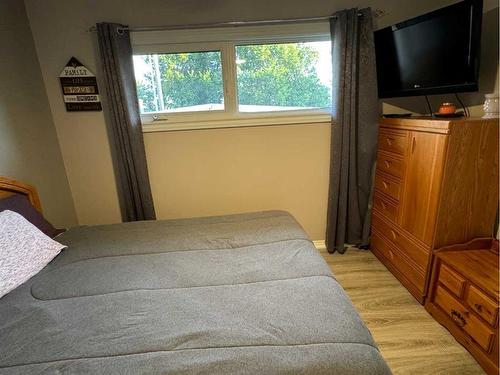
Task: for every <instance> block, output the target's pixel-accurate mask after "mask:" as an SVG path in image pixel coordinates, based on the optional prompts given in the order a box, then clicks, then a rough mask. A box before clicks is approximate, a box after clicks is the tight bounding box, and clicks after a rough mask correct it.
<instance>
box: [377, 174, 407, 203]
mask: <svg viewBox="0 0 500 375" xmlns="http://www.w3.org/2000/svg"><path fill="white" fill-rule="evenodd" d="M375 189H377V190H378V191H380V192H382V193H384V194H387V195H388V196H390V197H392V198H394V199H396V200H398V201H399V198H400V196H401V183H400V182H399V180H398V179H396V178H394V177H389V176H388V175H385V174H382V173H377V174H376V176H375Z"/></svg>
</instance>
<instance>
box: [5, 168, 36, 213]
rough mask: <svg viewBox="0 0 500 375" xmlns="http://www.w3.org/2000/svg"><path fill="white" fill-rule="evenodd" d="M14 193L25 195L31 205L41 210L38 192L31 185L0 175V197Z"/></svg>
mask: <svg viewBox="0 0 500 375" xmlns="http://www.w3.org/2000/svg"><path fill="white" fill-rule="evenodd" d="M14 194H22V195H25V196H26V198H28V200H29V201H30V202H31V204H32V205H33V207H35V208H36V209H37V210H38V211H40V212H42V206H41V205H40V198H38V192H37V191H36V189H35V188H34V187H33V186H31V185H28V184H25V183H24V182H20V181H16V180H13V179H12V178H9V177H2V176H0V199H1V198H5V197H8V196H10V195H14Z"/></svg>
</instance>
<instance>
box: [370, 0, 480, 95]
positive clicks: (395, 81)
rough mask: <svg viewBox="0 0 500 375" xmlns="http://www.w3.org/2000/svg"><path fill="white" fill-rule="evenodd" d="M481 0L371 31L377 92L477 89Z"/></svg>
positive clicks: (414, 92) (409, 92) (411, 93)
mask: <svg viewBox="0 0 500 375" xmlns="http://www.w3.org/2000/svg"><path fill="white" fill-rule="evenodd" d="M482 9H483V2H482V0H466V1H462V2H459V3H456V4H453V5H450V6H448V7H445V8H441V9H438V10H436V11H433V12H431V13H427V14H424V15H422V16H419V17H416V18H412V19H410V20H408V21H404V22H401V23H398V24H396V25H393V26H389V27H386V28H384V29H380V30H377V31H376V32H375V52H376V56H377V80H378V93H379V97H380V98H390V97H399V96H413V95H431V94H445V93H457V92H467V91H477V89H478V86H477V81H478V75H479V47H480V39H481V19H482V13H483V10H482Z"/></svg>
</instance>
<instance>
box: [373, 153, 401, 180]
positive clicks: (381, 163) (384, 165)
mask: <svg viewBox="0 0 500 375" xmlns="http://www.w3.org/2000/svg"><path fill="white" fill-rule="evenodd" d="M377 169H378V170H380V171H383V172H385V173H389V174H390V175H391V176H394V177H397V178H402V177H403V173H404V161H403V159H401V158H399V157H395V156H393V155H391V154H389V153H387V152H384V151H379V152H378V155H377Z"/></svg>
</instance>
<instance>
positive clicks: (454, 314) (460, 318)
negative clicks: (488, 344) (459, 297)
mask: <svg viewBox="0 0 500 375" xmlns="http://www.w3.org/2000/svg"><path fill="white" fill-rule="evenodd" d="M451 318H452V319H453V320H454V321H455V323H456V324H457V325H458V326H459V327H464V326H465V325H466V324H467V321H466V320H465V318H464V317H463V316H462V314H460V313H459V312H458V311H457V310H455V309H453V310H451Z"/></svg>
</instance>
